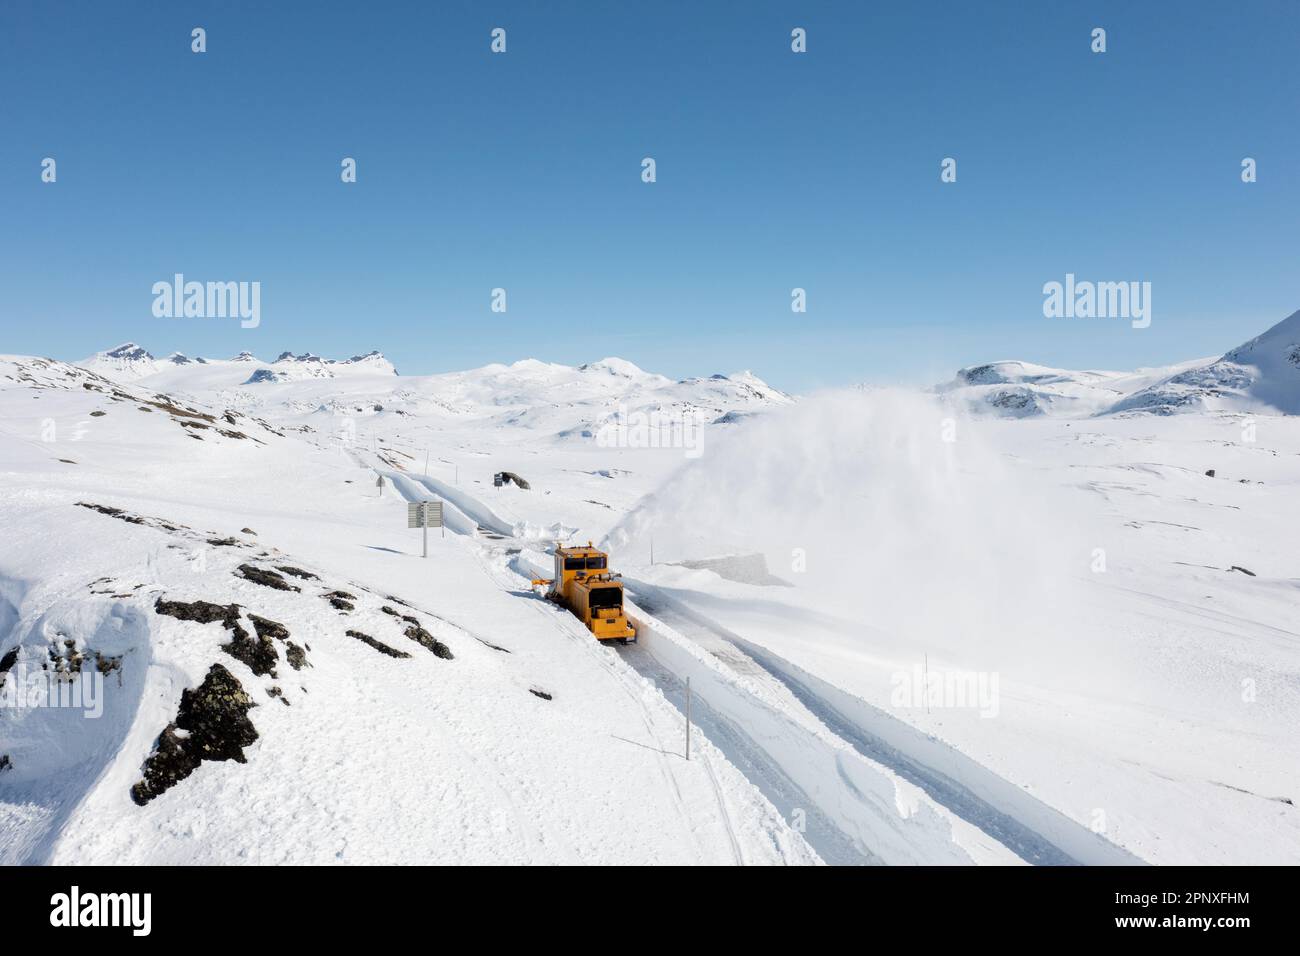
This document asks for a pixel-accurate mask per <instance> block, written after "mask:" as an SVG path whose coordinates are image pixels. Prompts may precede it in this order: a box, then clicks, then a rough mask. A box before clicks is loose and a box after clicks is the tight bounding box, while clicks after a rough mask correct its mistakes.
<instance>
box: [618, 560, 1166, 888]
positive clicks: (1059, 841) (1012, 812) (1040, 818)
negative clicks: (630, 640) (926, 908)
mask: <svg viewBox="0 0 1300 956" xmlns="http://www.w3.org/2000/svg"><path fill="white" fill-rule="evenodd" d="M628 584H629V585H632V586H634V587H636V588H637V589H638V592H639V593H644V594H647V595H650V596H652V597H653V598H654V599H656V600H658V601H660V602H662V604H663V605H665V606H667V607H669V608H671V611H672V618H673V621H674V624H675V625H680V626H682V627H684V628H685V632H686V634H687V636H689V635H690V633H691V632H692V631H695V632H696V633H699V632H700V631H703V632H706V633H707V634H708V635H709V636H711V637H713V638H715V639H721V640H723V641H725V642H726V643H728V644H730V645H732V646H733V647H735V648H736V649H738V650H739V651H741V652H743V653H744V654H745V655H746V656H747V657H748V658H749V659H750V660H752V661H753V662H754V663H755V664H757V665H758V666H759V667H761V668H762V669H763V670H764V671H766V672H767V674H769V675H770V676H771V677H773V678H774V679H776V680H777V681H779V682H780V683H781V684H783V685H784V686H785V687H786V688H788V690H789V691H790V693H791V694H793V695H794V697H795V698H796V699H797V700H798V701H799V702H800V703H802V704H803V705H804V706H805V707H806V708H807V709H808V710H809V712H810V713H812V714H813V715H814V716H815V717H816V718H817V719H818V720H820V721H821V722H822V723H823V724H824V725H825V726H826V727H827V728H828V729H829V730H830V731H831V732H832V733H834V734H835V735H836V736H837V737H838V738H840V739H841V740H843V741H845V742H846V743H847V744H848V745H850V746H851V747H852V748H853V749H854V750H856V751H857V752H858V753H859V754H861V755H862V756H864V757H867V758H868V759H870V760H873V761H875V762H878V763H880V764H883V765H884V766H886V767H889V768H890V769H891V770H892V771H894V772H895V773H897V774H898V775H899V776H900V777H902V778H903V779H905V780H908V781H910V782H911V783H913V784H915V785H916V786H918V787H920V788H921V789H922V790H924V791H925V792H926V793H927V794H929V795H930V797H931V798H933V799H934V800H935V801H936V802H938V803H939V804H941V805H942V806H944V807H947V808H948V810H950V811H951V812H952V813H953V814H955V815H956V816H958V817H960V818H961V819H962V820H965V821H966V822H967V823H969V824H971V825H973V826H975V827H977V828H978V829H979V830H981V831H983V832H984V833H986V834H988V835H989V836H990V837H992V838H993V839H995V840H997V841H998V842H999V843H1001V844H1002V845H1004V846H1006V847H1008V848H1010V849H1012V850H1014V851H1015V852H1016V853H1017V854H1018V855H1019V856H1020V857H1021V858H1022V859H1024V860H1026V861H1028V862H1031V863H1035V864H1040V865H1070V864H1076V865H1077V864H1086V865H1106V866H1116V865H1121V866H1123V865H1141V864H1142V863H1143V861H1142V860H1140V859H1139V858H1137V857H1135V856H1133V855H1132V854H1131V853H1129V852H1128V851H1127V850H1125V849H1123V848H1122V847H1119V846H1117V845H1116V844H1113V843H1111V842H1110V841H1108V840H1106V839H1105V838H1104V837H1102V836H1100V835H1098V834H1095V833H1093V832H1092V831H1091V830H1089V829H1088V828H1087V827H1084V826H1083V825H1082V824H1080V823H1078V822H1076V821H1074V820H1072V819H1070V818H1069V817H1067V816H1065V814H1063V813H1061V812H1060V811H1059V810H1056V809H1055V808H1053V807H1050V806H1048V805H1047V804H1045V803H1043V802H1042V801H1040V800H1038V799H1037V798H1035V797H1033V796H1032V795H1030V794H1028V793H1026V792H1024V791H1023V790H1022V789H1021V788H1019V787H1017V786H1015V785H1014V784H1012V783H1011V782H1010V781H1008V780H1006V779H1004V778H1002V777H999V776H998V775H997V774H995V773H994V772H993V771H991V770H989V769H988V768H987V767H984V766H983V765H982V764H979V763H978V762H976V761H975V760H973V759H972V758H970V757H968V756H966V755H965V754H964V753H962V752H961V751H959V750H957V749H956V748H955V747H953V746H952V745H950V744H948V743H946V742H944V741H942V740H940V739H938V738H936V737H932V736H930V735H928V734H926V733H925V732H924V731H921V730H919V729H917V728H915V727H913V726H912V725H910V724H907V723H905V722H904V721H901V720H899V719H898V718H896V717H894V716H892V715H890V714H888V713H886V712H885V711H883V710H881V709H879V708H877V707H874V706H872V705H871V704H869V703H867V702H866V701H864V700H861V699H859V698H857V697H854V696H853V695H851V694H849V693H848V692H846V691H843V690H840V689H839V688H838V687H835V686H834V685H832V684H831V683H830V682H828V681H825V680H823V679H821V678H818V677H816V676H814V675H812V674H810V673H808V672H807V671H805V670H803V669H802V668H800V667H799V666H798V665H796V664H793V663H791V662H790V661H787V660H785V659H784V658H782V657H780V656H779V655H777V654H775V653H773V652H772V651H770V650H768V649H766V648H764V647H760V646H758V645H756V644H754V643H752V642H750V641H747V640H745V639H744V638H742V637H740V636H739V635H738V634H735V633H734V632H732V631H730V630H729V629H727V628H726V627H724V626H723V625H721V624H718V623H717V622H716V621H713V620H711V619H710V618H708V617H707V616H705V615H703V614H701V613H699V612H698V611H696V610H694V609H692V608H688V607H686V606H685V605H684V604H683V603H682V602H681V601H679V600H677V599H675V598H673V597H671V596H669V595H667V594H665V593H664V591H663V589H661V588H657V587H655V586H653V585H650V584H646V583H644V582H636V581H631V580H628Z"/></svg>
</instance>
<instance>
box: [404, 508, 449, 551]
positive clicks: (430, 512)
mask: <svg viewBox="0 0 1300 956" xmlns="http://www.w3.org/2000/svg"><path fill="white" fill-rule="evenodd" d="M406 526H407V527H408V528H423V529H424V557H426V558H427V557H428V556H429V529H430V528H442V536H443V537H444V538H445V537H447V528H446V526H445V525H444V524H443V523H442V502H441V501H408V502H407V503H406Z"/></svg>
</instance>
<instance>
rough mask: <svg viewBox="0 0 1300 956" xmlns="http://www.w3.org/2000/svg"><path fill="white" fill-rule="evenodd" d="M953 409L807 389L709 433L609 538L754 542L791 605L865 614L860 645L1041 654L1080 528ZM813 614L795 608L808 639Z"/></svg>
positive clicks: (689, 552) (989, 659) (1077, 556)
mask: <svg viewBox="0 0 1300 956" xmlns="http://www.w3.org/2000/svg"><path fill="white" fill-rule="evenodd" d="M954 414H955V413H954V411H953V410H952V409H951V408H950V407H947V406H945V405H943V404H941V403H940V402H939V401H938V400H936V399H934V398H933V397H931V396H925V395H918V394H914V393H907V392H901V391H893V390H871V391H866V392H862V391H854V392H836V393H826V394H821V395H816V396H812V397H810V398H808V399H805V400H804V401H801V402H799V403H798V404H796V405H794V406H791V407H788V408H786V409H782V410H780V411H776V412H772V413H770V414H769V415H767V416H764V418H763V419H762V420H759V421H754V422H752V423H749V424H747V425H746V427H745V428H743V429H738V430H737V431H736V432H735V433H733V434H731V435H727V436H725V437H723V438H721V439H716V440H714V441H713V442H712V443H711V444H710V445H707V446H706V447H705V449H704V453H703V455H702V456H701V457H700V458H699V459H697V460H696V461H694V462H691V463H689V464H687V465H686V466H685V467H684V468H683V469H681V470H680V471H679V472H677V473H676V474H675V475H674V476H673V477H672V478H671V479H669V481H668V482H667V483H666V485H665V486H664V487H662V488H661V489H660V490H659V491H657V492H656V493H655V494H654V495H652V496H650V497H648V498H647V499H645V500H644V501H643V502H642V503H641V504H640V505H638V507H637V508H635V509H634V510H633V511H632V512H631V513H630V514H629V515H628V516H627V517H626V518H625V519H624V520H623V521H622V522H621V523H620V524H619V525H618V526H616V527H615V528H614V529H613V530H612V531H611V532H610V534H609V536H608V538H607V542H608V544H609V545H610V546H611V547H612V548H614V549H616V550H618V551H620V552H623V553H639V554H644V553H646V550H647V545H648V540H647V539H648V538H649V536H650V535H653V538H654V550H655V554H656V555H657V556H658V557H660V559H661V560H664V561H668V562H674V561H680V560H691V559H699V558H708V557H717V556H721V555H725V554H752V553H755V552H758V553H762V554H763V555H764V556H765V557H766V559H767V563H768V567H769V569H770V570H771V572H772V573H773V574H776V575H778V576H780V577H782V578H784V579H786V580H788V581H789V582H791V583H792V584H794V585H795V587H796V588H797V589H799V591H801V592H803V594H801V595H800V603H801V604H804V605H805V606H807V605H808V603H809V602H808V601H807V600H805V599H804V598H805V597H810V598H812V599H813V604H812V606H814V607H815V608H816V609H817V611H818V614H819V615H827V616H829V617H834V618H836V619H837V620H839V621H845V620H847V621H850V622H855V623H861V625H862V640H863V643H864V648H866V649H869V650H870V651H871V652H872V653H877V652H879V653H882V654H887V655H888V656H890V657H892V658H893V659H896V660H897V659H901V658H904V657H910V656H911V655H913V654H917V655H919V653H920V651H921V650H923V649H928V650H929V651H930V653H931V656H932V657H933V655H934V653H935V652H936V651H947V652H948V653H947V654H945V656H946V657H947V658H948V659H950V660H954V661H955V660H966V661H969V662H970V665H971V666H979V667H983V668H990V669H991V668H996V667H1000V666H1001V665H1002V663H1004V662H1005V661H1009V660H1011V659H1013V658H1016V657H1019V656H1020V655H1021V654H1022V652H1023V651H1024V650H1025V649H1026V648H1029V647H1034V648H1035V649H1036V651H1037V653H1038V654H1039V662H1040V663H1043V661H1042V658H1041V654H1042V653H1043V652H1044V648H1045V647H1050V645H1051V644H1052V643H1053V642H1054V641H1056V640H1057V638H1058V637H1059V635H1060V624H1061V621H1062V620H1063V619H1065V620H1069V618H1070V615H1071V614H1072V611H1071V607H1072V606H1073V605H1074V604H1075V602H1076V598H1077V595H1078V592H1079V583H1080V578H1081V577H1086V576H1087V575H1088V571H1089V555H1090V550H1089V547H1088V544H1087V539H1086V537H1084V536H1081V535H1080V533H1079V528H1078V527H1073V526H1071V524H1070V523H1069V522H1068V521H1066V520H1064V519H1063V518H1062V515H1063V514H1066V513H1068V510H1066V509H1060V508H1058V507H1056V506H1055V501H1056V499H1057V496H1058V495H1060V494H1061V491H1060V490H1059V489H1056V488H1053V487H1048V486H1040V485H1039V484H1038V482H1037V481H1036V480H1035V478H1036V476H1035V474H1034V473H1032V472H1029V470H1028V469H1026V468H1023V467H1018V466H1017V465H1016V464H1015V463H1013V462H1010V461H1008V460H1006V459H1004V458H1003V457H1002V456H1000V455H998V454H997V453H996V452H994V451H993V450H992V449H991V448H990V447H988V446H986V444H985V443H984V442H982V441H981V440H980V438H979V436H978V432H977V430H976V429H975V428H973V427H971V423H970V422H968V421H966V420H963V419H958V418H955V417H954ZM950 439H951V440H950ZM801 560H802V561H804V562H806V565H805V569H804V570H799V568H800V566H801V565H800V562H801ZM817 627H818V624H817V622H816V621H815V620H812V619H805V620H802V621H800V620H798V619H795V618H793V617H792V619H791V628H793V629H796V630H798V631H800V632H801V633H806V634H807V635H808V636H809V639H810V640H815V634H816V631H817ZM1049 656H1051V655H1050V652H1049ZM1071 656H1073V655H1071Z"/></svg>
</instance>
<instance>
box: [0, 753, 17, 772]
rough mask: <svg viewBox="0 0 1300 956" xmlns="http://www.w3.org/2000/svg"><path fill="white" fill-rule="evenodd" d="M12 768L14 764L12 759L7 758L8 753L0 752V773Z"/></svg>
mask: <svg viewBox="0 0 1300 956" xmlns="http://www.w3.org/2000/svg"><path fill="white" fill-rule="evenodd" d="M12 769H14V764H13V761H12V760H10V759H9V755H8V754H0V773H3V772H4V771H6V770H12Z"/></svg>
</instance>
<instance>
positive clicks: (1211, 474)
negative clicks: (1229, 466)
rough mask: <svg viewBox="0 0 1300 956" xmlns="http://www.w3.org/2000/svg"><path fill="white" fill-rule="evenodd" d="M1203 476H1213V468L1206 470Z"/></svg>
mask: <svg viewBox="0 0 1300 956" xmlns="http://www.w3.org/2000/svg"><path fill="white" fill-rule="evenodd" d="M1205 477H1206V478H1213V477H1214V469H1213V468H1211V469H1210V470H1209V471H1207V472H1206V473H1205Z"/></svg>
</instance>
